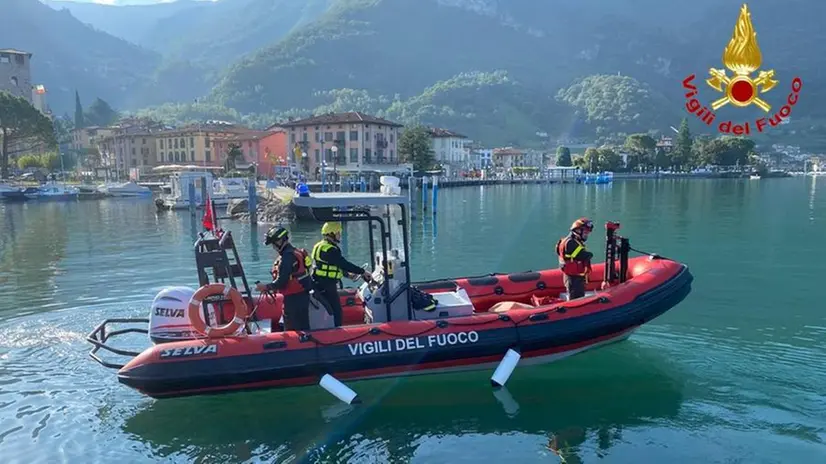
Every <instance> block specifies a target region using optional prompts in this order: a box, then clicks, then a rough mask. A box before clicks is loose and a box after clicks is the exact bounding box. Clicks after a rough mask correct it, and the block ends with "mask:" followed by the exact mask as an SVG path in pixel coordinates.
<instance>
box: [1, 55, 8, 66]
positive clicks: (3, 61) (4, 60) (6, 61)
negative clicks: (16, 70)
mask: <svg viewBox="0 0 826 464" xmlns="http://www.w3.org/2000/svg"><path fill="white" fill-rule="evenodd" d="M0 63H4V64H5V63H11V58H9V55H0Z"/></svg>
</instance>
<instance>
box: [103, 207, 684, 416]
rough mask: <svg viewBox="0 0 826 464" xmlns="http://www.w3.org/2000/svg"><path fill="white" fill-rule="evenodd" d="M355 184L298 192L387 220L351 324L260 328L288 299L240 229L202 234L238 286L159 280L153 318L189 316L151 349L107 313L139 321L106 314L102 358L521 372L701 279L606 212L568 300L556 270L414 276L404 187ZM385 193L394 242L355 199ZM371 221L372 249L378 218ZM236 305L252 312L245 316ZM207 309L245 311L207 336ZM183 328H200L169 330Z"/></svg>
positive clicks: (651, 314)
mask: <svg viewBox="0 0 826 464" xmlns="http://www.w3.org/2000/svg"><path fill="white" fill-rule="evenodd" d="M352 195H353V196H348V194H314V195H313V196H312V197H302V198H301V199H300V200H299V198H298V197H297V198H296V203H297V204H298V203H302V204H299V206H308V207H310V208H313V207H317V208H322V207H326V208H329V207H333V208H342V207H344V206H347V207H350V210H348V211H346V212H343V211H342V212H336V213H332V215H331V216H330V217H324V218H319V219H320V220H331V219H332V220H337V221H344V222H347V221H356V220H361V221H368V222H371V223H375V224H376V225H377V226H378V227H377V228H378V229H379V240H378V241H379V242H380V243H381V251H378V252H374V256H375V257H376V259H375V261H374V263H373V265H374V273H373V275H374V278H375V281H376V283H375V284H374V285H368V284H366V283H365V284H362V285H361V287H360V288H359V289H349V290H343V291H341V292H340V297H341V299H342V304H343V307H344V308H345V309H344V311H345V319H344V320H345V326H344V327H340V328H331V325H330V322H331V321H330V317H329V315H328V314H327V312H326V311H325V310H324V308H323V306H321V305H318V304H317V303H314V304H313V308H311V320H312V321H313V322H312V327H313V330H310V331H307V332H293V331H290V332H282V331H278V329H277V325H275V324H273V331H271V332H268V331H266V330H257V329H256V321H257V320H274V321H277V320H278V318H279V317H280V305H279V304H278V303H274V302H273V301H269V302H267V301H266V300H265V301H263V302H262V301H259V302H258V304H256V302H255V301H253V298H252V295H251V292H250V291H249V287H248V285H247V282H246V277H245V276H244V275H243V268H242V267H241V265H240V260H239V259H238V253H237V250H236V249H235V245H234V243H233V240H232V236H231V234H230V233H229V232H227V233H225V234H223V235H222V236H221V237H214V236H210V235H208V234H204V235H203V236H202V237H201V238H200V239H199V241H198V243H197V246H196V262H197V264H198V272H199V277H200V279H199V280H200V283H201V285H202V286H206V285H210V284H212V285H214V281H210V280H209V276H208V275H207V274H208V271H212V272H211V273H212V275H213V277H214V279H215V280H216V281H219V282H224V285H225V287H218V288H219V289H220V288H226V290H227V291H225V292H223V295H215V296H216V297H217V300H209V299H205V300H203V302H204V303H205V304H203V305H201V298H200V296H198V297H197V298H196V297H190V298H189V300H188V301H184V300H187V296H189V295H190V294H191V290H190V291H189V292H190V293H187V291H184V290H182V288H181V287H175V288H172V289H169V290H167V291H165V292H162V293H161V294H159V296H158V297H156V299H155V302H153V310H152V311H153V312H152V313H151V315H150V318H151V317H152V316H153V315H156V314H161V315H163V317H167V316H175V315H178V316H181V317H180V318H179V319H180V323H178V324H174V323H172V324H166V323H163V324H153V328H152V329H150V330H149V331H148V332H150V335H152V336H153V337H152V338H153V340H155V341H156V342H162V343H158V344H157V345H155V346H152V347H150V348H147V349H146V350H145V351H143V352H142V353H132V352H129V351H126V350H119V349H116V348H113V347H110V346H108V345H107V340H108V338H109V337H111V336H112V335H116V334H120V333H124V332H130V331H133V332H134V331H141V332H147V330H146V329H126V330H118V331H114V332H113V331H111V330H107V324H111V323H113V322H135V321H134V320H108V321H104V322H103V323H101V324H100V326H98V328H96V329H95V331H93V332H92V333H91V334H90V335H89V337H88V338H87V339H88V340H89V341H90V342H91V343H93V344H94V345H95V347H94V348H93V350H92V353H91V355H92V357H93V358H95V359H96V360H97V361H99V362H101V363H102V364H104V365H106V366H109V367H119V368H120V370H119V371H118V380H119V381H120V382H121V383H123V384H125V385H128V386H130V387H132V388H135V389H136V390H139V391H141V392H142V393H144V394H146V395H149V396H152V397H155V398H168V397H176V396H187V395H198V394H207V393H218V392H227V391H237V390H245V389H259V388H274V387H290V386H300V385H311V384H317V383H319V380H320V379H324V378H331V377H332V378H333V382H334V383H336V384H338V382H337V381H335V378H338V379H342V380H344V379H367V378H376V377H384V376H396V375H403V374H409V373H436V372H445V371H453V370H462V369H484V368H491V367H496V366H497V365H498V366H500V368H502V366H503V365H505V364H510V367H507V369H506V370H508V369H509V370H510V371H512V370H513V367H514V366H515V365H516V363H517V362H520V360H521V362H522V363H524V364H531V363H534V364H538V363H547V362H551V361H554V360H557V359H561V358H563V357H566V356H569V355H572V354H575V353H578V352H581V351H584V350H586V349H589V348H593V347H597V346H600V345H604V344H607V343H611V342H614V341H618V340H622V339H625V338H627V337H628V336H629V335H630V334H631V332H632V331H633V330H634V329H636V328H637V327H639V326H640V325H642V324H644V323H646V322H648V321H650V320H652V319H654V318H655V317H657V316H659V315H661V314H663V313H664V312H666V311H668V310H669V309H671V308H673V307H674V306H676V305H677V304H678V303H680V301H682V300H683V299H684V298H685V297H686V296H687V295H688V294H689V292H690V291H691V283H692V279H693V278H692V276H691V273H690V272H689V270H688V268H687V266H686V265H684V264H681V263H678V262H676V261H672V260H670V259H666V258H662V257H659V256H656V255H649V256H642V257H636V258H630V259H629V258H628V252H629V250H630V246H629V245H628V240H627V239H625V238H623V237H618V236H616V235H615V231H616V230H617V229H618V228H619V225H618V224H614V223H608V224H607V225H606V230H607V232H606V234H607V236H606V256H607V260H606V263H602V264H597V265H595V266H594V269H593V272H592V274H591V280H590V282H589V284H588V290H589V292H588V294H586V296H585V297H583V298H580V299H576V300H573V301H567V299H566V298H565V295H564V292H565V289H564V286H563V283H562V274H561V271H560V270H558V269H548V270H544V271H536V272H534V271H528V272H521V273H514V274H490V275H486V276H480V277H468V278H460V279H453V280H437V281H431V282H423V283H417V284H413V285H408V284H407V282H410V280H409V273H410V270H409V267H408V263H407V262H406V261H405V260H404V256H409V253H408V246H407V244H408V238H407V229H406V221H405V216H406V211H405V207H406V200H407V198H406V197H401V196H398V195H378V194H372V195H371V194H352ZM376 205H378V206H387V207H388V210H389V206H391V205H397V206H399V207H400V211H401V219H400V220H399V221H398V223H399V224H400V225H401V227H402V235H403V239H402V240H401V241H402V244H401V245H402V248H403V249H402V250H393V249H391V247H390V246H389V245H390V243H389V242H390V233H389V230H388V229H386V228H385V219H384V218H385V217H386V216H379V215H374V214H373V213H372V212H371V211H370V210H369V209H358V208H355V209H354V208H353V207H354V206H355V207H358V206H376ZM387 222H392V221H387ZM369 230H370V234H371V240H370V242H371V243H370V244H371V251H373V250H372V246H373V237H372V235H373V228H372V227H371V228H370V229H369ZM388 250H389V251H388ZM549 259H554V260H555V257H549ZM603 281H606V282H609V283H610V287H609V288H607V289H605V290H600V287H601V285H602V282H603ZM202 288H203V287H202ZM238 288H241V289H244V290H243V291H240V293H242V294H243V295H242V296H243V299H244V301H246V303H245V304H246V305H248V306H249V307H250V308H255V310H254V311H253V313H252V314H251V315H249V314H247V312H246V311H240V312H236V311H235V308H233V307H232V305H231V304H227V300H230V299H231V298H229V294H234V292H238V290H236V289H238ZM417 291H424V292H427V293H429V294H430V295H431V296H432V297H433V298H434V299H435V301H436V302H437V305H436V308H435V309H434V310H431V311H424V310H420V309H416V308H415V305H414V304H413V303H412V301H413V296H412V295H413V294H414V293H416V292H417ZM218 293H221V292H218ZM259 300H260V299H259ZM237 301H239V300H238V299H237V298H236V302H237ZM210 303H211V304H210ZM193 304H194V306H193ZM176 305H177V306H176ZM181 305H183V306H181ZM202 306H204V307H209V306H212V307H213V310H212V313H209V312H208V310H207V309H204V315H203V317H204V318H203V320H197V321H196V322H195V323H194V324H193V323H192V319H190V320H187V319H186V317H184V316H185V315H187V314H188V315H190V316H191V315H193V314H194V315H195V316H194V317H195V318H197V317H198V314H197V312H198V311H196V310H198V309H200V308H201V307H202ZM220 306H223V310H222V309H220ZM242 306H244V305H242ZM216 307H217V308H216ZM183 308H188V309H187V310H186V311H184V309H183ZM189 308H192V309H193V310H189ZM227 308H230V309H229V310H228V309H227ZM228 313H232V314H228ZM239 314H241V315H242V316H243V317H240V318H239V317H238V315H239ZM157 317H161V316H157ZM210 318H215V319H218V321H216V322H218V323H221V322H226V323H227V324H228V326H230V325H231V324H232V323H233V320H234V321H235V322H236V323H237V329H238V330H237V332H236V333H233V334H232V335H230V336H222V337H215V336H214V334H213V335H206V336H205V335H204V332H205V331H204V329H203V327H204V326H205V325H206V324H207V321H209V320H210ZM141 322H148V321H147V320H141ZM193 328H194V329H193ZM232 328H233V329H234V328H235V327H232ZM164 330H165V331H166V332H164ZM152 332H154V333H152ZM206 332H209V329H207V330H206ZM176 337H177V338H178V339H181V338H184V339H185V338H190V339H188V340H182V341H167V340H173V339H175V338H176ZM165 341H166V342H165ZM99 349H106V350H109V351H112V352H115V353H118V354H125V355H135V357H134V358H133V359H132V360H131V361H129V362H128V363H127V364H125V365H123V366H120V365H117V364H112V363H108V362H106V361H103V360H102V359H101V358H100V357H98V355H97V354H96V353H97V352H98V350H99ZM509 356H510V358H509ZM503 369H504V368H503ZM499 372H500V369H499V368H497V374H495V375H494V383H498V384H504V381H506V380H507V376H509V375H510V372H507V373H506V374H504V377H503V375H501V374H499ZM497 375H499V377H496V376H497ZM497 379H499V380H497ZM501 379H504V381H503V380H501ZM329 385H330V384H329V382H328V383H327V384H325V383H324V382H322V386H324V387H325V388H328V390H331V388H332V390H331V392H333V393H334V394H336V396H339V397H340V398H341V397H342V396H341V395H339V394H338V393H336V392H335V391H333V390H334V389H335V388H336V387H330V386H329ZM339 385H340V386H341V387H342V388H344V389H347V387H346V386H343V384H339ZM345 396H346V395H345ZM352 399H353V398H349V399H345V401H350V400H352Z"/></svg>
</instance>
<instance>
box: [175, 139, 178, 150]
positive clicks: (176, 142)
mask: <svg viewBox="0 0 826 464" xmlns="http://www.w3.org/2000/svg"><path fill="white" fill-rule="evenodd" d="M175 148H178V139H175Z"/></svg>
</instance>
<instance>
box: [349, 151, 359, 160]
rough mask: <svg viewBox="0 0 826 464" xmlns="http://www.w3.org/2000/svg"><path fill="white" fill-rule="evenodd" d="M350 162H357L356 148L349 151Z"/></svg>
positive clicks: (357, 152) (357, 153)
mask: <svg viewBox="0 0 826 464" xmlns="http://www.w3.org/2000/svg"><path fill="white" fill-rule="evenodd" d="M350 162H351V163H358V162H359V149H358V148H351V149H350Z"/></svg>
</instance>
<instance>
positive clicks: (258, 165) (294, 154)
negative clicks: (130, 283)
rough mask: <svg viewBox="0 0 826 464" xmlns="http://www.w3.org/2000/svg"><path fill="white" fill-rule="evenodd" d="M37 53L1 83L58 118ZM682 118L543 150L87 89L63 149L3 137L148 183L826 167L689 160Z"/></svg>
mask: <svg viewBox="0 0 826 464" xmlns="http://www.w3.org/2000/svg"><path fill="white" fill-rule="evenodd" d="M31 59H32V54H31V53H27V52H24V51H19V50H11V49H2V50H0V77H5V78H0V91H3V92H7V93H8V94H10V95H12V96H15V97H20V98H23V99H25V101H26V102H27V103H28V104H30V105H31V106H32V107H33V108H35V109H36V110H37V111H39V112H40V113H42V114H43V115H45V116H46V117H48V118H49V119H50V120H51V121H52V123H53V124H54V125H55V127H57V125H58V122H57V119H58V118H55V117H54V115H53V114H52V113H51V112H50V110H49V107H48V104H47V101H46V95H47V89H46V88H45V87H44V86H43V85H38V84H34V83H33V82H35V81H33V80H32V76H31V71H30V69H29V65H30V62H31ZM29 89H30V90H29ZM674 130H675V132H677V134H676V140H675V138H674V137H671V136H666V135H662V134H660V135H658V136H657V138H655V137H654V136H652V135H650V134H631V135H629V136H628V137H627V138H626V140H625V143H624V144H621V145H619V146H611V145H603V146H596V144H593V143H590V144H589V143H570V142H571V141H567V140H558V141H556V143H551V142H548V143H547V145H548V148H547V149H545V150H538V149H529V148H520V147H513V146H508V147H484V146H482V145H481V144H479V143H477V142H475V141H474V140H473V137H472V136H468V135H465V134H460V133H457V132H455V131H452V130H450V129H447V128H437V127H423V126H420V127H416V128H405V127H403V125H402V124H399V123H396V122H394V121H389V120H387V119H383V118H380V117H376V116H373V115H369V114H364V113H361V112H355V111H354V112H343V113H328V114H321V115H312V116H310V117H307V118H303V119H290V120H287V121H282V122H274V123H273V124H272V125H270V126H269V127H267V128H265V129H263V130H259V129H253V128H249V127H245V126H243V125H239V124H235V123H231V122H226V121H217V120H206V121H203V122H199V123H195V124H190V125H186V126H183V127H172V126H169V125H166V124H164V123H163V122H161V121H154V120H151V119H149V118H140V117H134V116H127V117H123V118H120V119H118V120H117V122H115V123H113V124H110V125H106V126H99V125H89V124H88V121H87V119H86V118H84V110H83V108H82V107H81V104H80V100H79V97H78V99H77V104H76V109H75V120H74V127H72V128H70V129H68V130H66V131H65V132H66V134H65V135H64V136H61V134H59V133H58V130H57V128H56V129H55V135H56V138H57V142H58V148H57V151H58V154H59V155H57V156H55V153H54V152H55V149H54V148H53V147H50V146H48V144H45V143H39V142H37V141H35V142H34V143H33V142H32V140H31V139H32V137H20V138H12V139H11V140H7V141H5V142H4V145H6V149H5V153H6V155H7V157H8V159H9V167H10V174H12V175H13V177H15V178H17V179H31V180H40V181H43V180H45V178H46V175H47V174H48V172H49V171H52V172H55V171H57V170H58V169H57V168H58V166H59V167H60V171H61V172H64V173H65V174H64V179H71V180H83V181H93V180H105V181H132V182H144V183H145V182H154V181H159V180H160V179H161V178H162V177H165V176H168V175H169V173H170V172H171V171H174V170H175V169H176V168H180V169H192V168H200V169H202V170H223V171H225V172H226V173H228V172H231V171H235V172H243V173H245V174H246V175H249V176H254V177H256V178H258V179H259V180H266V179H274V178H275V179H291V178H292V179H295V178H299V177H301V178H303V179H305V180H309V181H316V182H317V181H323V180H325V174H327V173H330V174H331V175H330V176H329V177H328V179H327V180H332V181H338V180H339V179H340V177H341V176H351V175H353V176H355V177H356V178H360V177H362V175H364V174H370V175H382V174H385V173H407V172H411V171H414V172H415V173H416V174H417V175H418V176H421V175H424V174H425V173H426V174H427V175H429V176H430V175H436V176H438V177H440V178H442V179H444V180H445V181H447V182H450V180H451V179H467V178H479V179H489V180H490V179H494V180H495V179H514V178H547V177H556V178H561V179H563V180H567V179H570V180H573V179H574V178H575V176H581V175H582V174H583V173H589V172H590V173H599V172H611V173H614V172H616V173H617V174H618V175H622V174H621V173H625V176H636V177H647V176H657V175H662V174H663V173H665V174H679V175H697V176H709V175H728V174H730V173H731V172H737V173H742V174H743V175H749V174H751V175H756V174H758V172H757V170H758V168H762V170H763V172H762V175H766V173H767V171H769V168H771V169H772V170H773V171H774V172H778V171H803V172H807V171H808V172H818V171H819V170H820V166H823V164H824V163H823V159H824V157H823V156H822V155H817V154H812V153H805V152H803V151H801V150H800V148H799V147H796V146H779V145H773V146H771V147H770V148H768V149H762V150H761V151H760V152H759V153H758V151H757V150H755V149H754V148H755V147H754V144H753V143H751V144H750V145H749V144H745V145H744V144H740V145H738V146H736V147H735V146H728V145H720V146H718V147H717V148H716V152H714V150H715V149H714V148H709V149H708V151H709V153H707V154H700V155H696V156H699V157H700V158H701V159H700V160H689V158H691V157H692V156H693V152H697V151H702V150H698V149H697V145H699V144H700V142H701V141H699V140H692V138H691V136H690V135H689V134H687V128H686V129H685V131H686V134H681V133H680V132H681V131H682V130H683V128H681V129H679V130H678V129H676V128H674ZM22 132H25V131H22ZM405 132H415V133H416V134H417V136H418V137H421V138H422V139H423V141H422V143H417V142H416V141H415V140H412V141H411V142H410V143H408V144H407V146H405V144H404V142H402V137H403V135H404V133H405ZM544 135H545V137H547V134H544ZM411 137H412V138H413V139H415V136H411ZM7 138H8V136H7ZM681 138H682V139H683V140H685V139H686V138H687V139H688V147H685V146H682V147H681V146H680V144H681V143H682V144H683V145H685V142H681V141H680V140H681ZM715 140H716V139H715ZM706 142H708V141H706ZM692 144H693V147H692ZM424 146H426V147H427V148H422V147H424ZM705 146H706V147H712V146H713V144H711V143H706V144H705ZM675 147H676V149H675ZM416 150H419V151H427V153H415V152H414V151H416ZM681 150H682V152H683V153H682V154H678V153H677V152H679V151H681ZM738 151H739V152H740V153H736V152H738ZM689 152H691V153H689ZM9 154H10V155H11V156H8V155H9ZM55 157H56V158H58V159H57V160H55ZM50 160H51V161H50ZM569 171H572V172H573V173H572V174H569Z"/></svg>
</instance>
